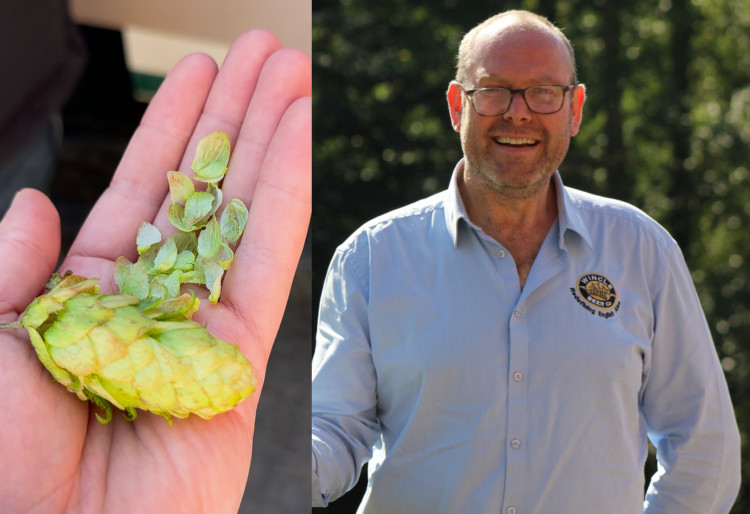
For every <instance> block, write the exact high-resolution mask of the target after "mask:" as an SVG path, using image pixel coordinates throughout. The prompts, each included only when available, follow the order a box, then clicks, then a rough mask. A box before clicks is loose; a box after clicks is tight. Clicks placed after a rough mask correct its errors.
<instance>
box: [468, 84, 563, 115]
mask: <svg viewBox="0 0 750 514" xmlns="http://www.w3.org/2000/svg"><path fill="white" fill-rule="evenodd" d="M457 84H458V83H457ZM458 86H459V87H460V88H461V89H463V90H464V93H466V96H468V97H469V100H470V101H471V105H472V106H473V107H474V110H475V111H476V112H477V114H479V115H480V116H499V115H501V114H505V113H506V112H507V111H508V109H510V103H511V101H512V100H513V95H514V94H516V93H519V94H520V95H521V97H523V101H524V102H526V107H528V108H529V110H530V111H531V112H533V113H536V114H553V113H556V112H557V111H559V110H560V109H562V106H563V103H564V102H565V93H567V92H568V91H570V90H571V89H574V88H576V87H577V85H576V84H573V85H570V86H558V85H551V86H531V87H527V88H526V89H508V88H505V87H480V88H476V89H466V88H465V87H464V86H463V85H462V84H458Z"/></svg>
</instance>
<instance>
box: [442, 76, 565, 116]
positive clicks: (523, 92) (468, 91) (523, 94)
mask: <svg viewBox="0 0 750 514" xmlns="http://www.w3.org/2000/svg"><path fill="white" fill-rule="evenodd" d="M454 83H455V84H456V85H458V87H460V88H461V90H462V91H463V92H464V93H466V96H468V97H469V103H471V107H472V108H473V109H474V112H476V113H477V114H478V115H480V116H502V115H503V114H505V113H506V112H508V109H510V106H511V104H512V103H513V95H515V94H517V93H518V94H520V95H521V98H523V102H524V103H525V104H526V108H527V109H528V110H529V111H531V112H533V113H534V114H555V113H556V112H560V110H561V109H562V108H563V105H565V94H566V93H567V92H568V91H570V90H572V89H575V88H577V87H578V86H579V84H569V85H567V86H563V85H560V84H537V85H534V86H529V87H526V88H523V89H510V88H507V87H477V88H474V89H466V88H465V87H464V85H463V84H461V83H459V82H455V81H454ZM535 87H559V88H560V89H562V92H563V96H562V101H561V102H560V107H558V108H557V109H556V110H554V111H550V112H538V111H535V110H534V109H532V108H531V106H529V102H528V100H526V91H527V90H529V89H533V88H535ZM498 90H505V91H509V92H510V97H509V100H508V106H507V107H506V108H505V110H504V111H503V112H499V113H497V114H482V113H481V112H479V110H477V106H476V105H474V98H472V95H474V93H476V92H477V91H498Z"/></svg>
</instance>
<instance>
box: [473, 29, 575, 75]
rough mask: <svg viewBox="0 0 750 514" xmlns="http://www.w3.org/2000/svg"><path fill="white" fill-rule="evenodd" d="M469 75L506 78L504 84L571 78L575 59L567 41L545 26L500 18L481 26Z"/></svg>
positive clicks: (474, 45) (475, 42)
mask: <svg viewBox="0 0 750 514" xmlns="http://www.w3.org/2000/svg"><path fill="white" fill-rule="evenodd" d="M472 54H473V55H472V63H473V66H471V68H470V69H469V76H470V77H472V78H473V79H474V80H475V81H480V80H482V79H483V78H485V79H492V80H500V81H507V84H501V85H505V86H515V87H520V86H522V85H529V84H534V83H536V84H539V83H544V82H546V83H555V84H567V83H568V81H569V80H570V75H571V69H572V66H573V64H572V60H571V56H570V54H569V52H568V49H567V46H566V45H565V43H564V42H563V41H562V40H561V39H560V38H558V37H557V36H556V35H555V34H553V33H552V32H550V31H549V30H546V29H544V28H542V27H535V26H519V25H515V24H513V23H512V21H511V22H509V21H506V20H501V21H500V22H499V23H496V24H493V25H490V26H489V27H487V28H485V29H484V30H482V31H481V32H480V33H479V34H477V37H476V39H475V41H474V44H473V46H472Z"/></svg>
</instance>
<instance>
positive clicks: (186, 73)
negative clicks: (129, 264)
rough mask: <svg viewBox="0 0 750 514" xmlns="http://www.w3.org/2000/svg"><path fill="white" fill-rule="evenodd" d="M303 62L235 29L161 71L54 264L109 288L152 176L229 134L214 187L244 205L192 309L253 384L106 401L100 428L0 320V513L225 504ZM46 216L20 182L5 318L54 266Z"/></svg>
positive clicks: (269, 326)
mask: <svg viewBox="0 0 750 514" xmlns="http://www.w3.org/2000/svg"><path fill="white" fill-rule="evenodd" d="M310 80H311V77H310V61H309V58H308V57H307V56H306V55H305V54H303V53H302V52H299V51H296V50H289V49H285V50H281V49H280V45H279V42H278V40H277V39H276V38H275V37H274V36H273V35H271V34H269V33H267V32H263V31H252V32H249V33H247V34H244V35H243V36H241V37H240V38H239V39H238V40H237V41H236V42H235V44H234V45H233V46H232V48H231V49H230V51H229V54H228V55H227V57H226V60H225V62H224V64H223V65H222V67H221V69H220V70H217V67H216V65H215V63H214V62H213V61H212V60H211V59H210V58H208V57H206V56H203V55H192V56H188V57H186V58H185V59H183V60H182V61H181V62H180V63H179V64H178V65H177V66H176V67H175V68H174V69H173V70H172V72H171V73H170V74H169V76H168V77H167V78H166V79H165V81H164V83H163V85H162V87H161V88H160V89H159V91H158V93H157V95H156V96H155V97H154V99H153V100H152V102H151V104H150V105H149V108H148V110H147V111H146V113H145V115H144V117H143V120H142V122H141V125H140V127H139V128H138V130H137V131H136V132H135V134H134V135H133V138H132V139H131V141H130V144H129V145H128V148H127V150H126V152H125V154H124V156H123V158H122V161H121V162H120V165H119V166H118V169H117V171H116V173H115V175H114V178H113V180H112V183H111V184H110V186H109V188H108V189H107V190H106V191H105V192H104V194H103V195H102V197H101V198H100V199H99V201H98V202H97V204H96V205H95V207H94V208H93V210H92V212H91V214H90V216H89V218H88V219H87V221H86V222H85V224H84V226H83V227H82V229H81V231H80V233H79V235H78V237H77V238H76V240H75V242H74V243H73V246H72V247H71V250H70V252H69V253H68V255H67V256H66V257H65V259H64V261H63V263H62V266H61V267H60V269H61V270H62V271H66V270H70V271H72V272H74V273H76V274H78V275H84V276H88V277H98V278H100V284H101V286H102V291H103V292H110V291H113V290H114V283H113V280H112V271H113V261H114V260H115V259H116V258H117V257H118V256H120V255H124V256H126V257H128V258H130V259H131V260H134V259H135V257H136V255H135V235H136V231H137V229H138V225H139V224H140V222H141V221H149V222H152V223H153V224H154V225H156V226H157V227H159V229H160V230H161V231H162V233H170V232H172V231H173V229H172V228H171V226H170V225H169V223H168V221H167V219H166V206H167V205H168V198H167V196H168V185H167V180H166V172H167V171H170V170H180V171H183V172H186V171H188V170H189V167H190V163H191V161H192V157H193V155H194V152H195V148H196V146H197V143H198V141H199V140H200V139H201V138H202V137H204V136H206V135H208V134H209V133H211V132H213V131H215V130H222V131H224V132H227V133H228V134H229V135H230V138H231V140H232V148H233V151H232V160H231V162H230V165H229V171H228V173H227V176H226V179H225V180H224V183H223V186H222V190H223V191H224V194H225V196H224V197H225V198H226V199H231V198H235V197H237V198H241V199H242V200H243V201H244V202H245V203H246V205H248V207H249V210H250V217H249V220H248V225H247V229H246V231H245V234H244V236H243V238H242V241H241V244H240V246H239V247H238V249H237V252H236V255H235V260H234V262H233V264H232V268H231V269H230V270H229V272H228V273H227V275H226V277H225V279H224V285H223V288H222V296H221V300H220V302H219V303H218V304H216V305H210V304H209V302H202V303H201V309H200V310H199V311H198V312H197V313H196V314H195V316H194V319H196V320H197V321H199V322H201V323H208V326H209V328H210V330H211V332H212V333H214V334H215V335H216V336H218V337H220V338H222V339H225V340H228V341H232V342H235V343H237V344H238V345H239V346H240V348H241V350H242V352H243V353H244V354H245V355H246V356H247V358H248V360H249V361H250V362H251V363H252V364H253V367H254V368H255V372H256V375H257V377H258V381H259V388H258V390H257V391H256V392H255V393H253V394H252V395H251V396H250V397H249V398H248V399H246V400H245V401H244V402H242V403H241V404H239V405H238V406H237V407H236V408H235V409H234V410H232V411H230V412H227V413H224V414H220V415H218V416H216V417H215V418H213V419H211V420H203V419H200V418H197V417H196V416H190V417H189V418H188V419H184V420H179V419H177V420H175V422H174V424H173V425H172V426H171V427H170V426H169V424H168V423H167V422H166V421H165V420H164V419H163V418H161V417H160V416H156V415H153V414H150V413H147V412H140V414H139V416H138V418H137V419H136V420H135V421H134V422H130V421H126V420H125V419H124V418H123V417H122V416H120V415H119V414H118V413H117V412H115V413H114V415H113V418H112V421H111V422H110V423H109V424H107V425H101V424H100V423H99V422H98V421H97V420H96V418H95V416H94V410H95V408H94V407H93V406H92V405H91V404H89V403H88V402H82V401H80V400H79V399H78V398H77V397H76V396H75V395H73V394H71V393H69V392H67V391H66V390H65V388H64V387H62V386H61V385H60V384H58V383H56V382H53V381H51V378H50V375H49V373H48V372H47V371H46V370H45V369H44V368H43V367H42V366H41V364H40V363H39V362H38V360H37V357H36V355H35V353H34V351H33V348H32V346H31V344H30V342H29V339H28V337H27V334H26V333H25V332H24V331H21V330H13V331H7V330H6V331H2V332H0V390H1V391H2V395H0V426H2V429H1V430H0V462H1V463H2V464H3V468H4V469H5V473H4V480H2V481H0V505H3V508H4V509H8V512H27V511H31V512H35V511H36V512H44V513H48V512H64V511H74V512H212V513H213V512H217V513H220V512H236V511H237V508H238V506H239V504H240V500H241V497H242V492H243V489H244V485H245V483H246V479H247V473H248V469H249V463H250V457H251V453H252V441H253V427H254V424H255V413H256V410H257V406H258V399H259V394H260V389H261V387H262V384H263V378H264V375H265V370H266V364H267V361H268V356H269V353H270V351H271V347H272V344H273V341H274V338H275V337H276V332H277V330H278V327H279V323H280V321H281V317H282V314H283V311H284V307H285V305H286V300H287V297H288V293H289V289H290V287H291V282H292V278H293V275H294V271H295V268H296V265H297V261H298V259H299V255H300V252H301V250H302V245H303V242H304V238H305V235H306V232H307V226H308V222H309V217H310V203H311V201H310V182H311V176H310V174H311V162H310V159H311V155H310V154H311V119H310V118H311V104H310V98H309V94H310ZM59 247H60V228H59V218H58V215H57V212H56V211H55V209H54V207H53V206H52V204H51V202H50V201H49V200H48V199H47V198H46V197H45V196H44V195H42V194H41V193H39V192H36V191H32V190H26V191H23V192H21V193H20V194H19V195H18V196H17V197H16V199H15V201H14V203H13V206H12V208H11V209H10V210H9V212H8V214H7V215H6V217H5V219H4V220H3V221H2V223H0V256H2V260H1V261H0V322H2V321H13V320H16V319H17V318H18V317H19V315H20V314H21V313H22V312H23V310H24V309H25V307H26V306H27V305H28V304H29V302H30V301H31V300H32V299H33V298H34V297H35V296H36V295H38V294H39V293H40V292H41V290H42V288H43V286H44V284H45V283H46V282H47V280H48V279H49V276H50V275H51V273H52V272H53V271H54V268H55V267H56V265H57V259H58V253H59Z"/></svg>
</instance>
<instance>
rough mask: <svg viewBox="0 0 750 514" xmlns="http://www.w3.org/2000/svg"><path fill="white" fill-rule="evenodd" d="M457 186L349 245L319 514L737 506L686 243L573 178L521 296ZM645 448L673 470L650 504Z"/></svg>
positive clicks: (325, 384) (717, 370)
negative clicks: (355, 491) (336, 510)
mask: <svg viewBox="0 0 750 514" xmlns="http://www.w3.org/2000/svg"><path fill="white" fill-rule="evenodd" d="M461 166H462V163H459V165H458V166H457V168H456V171H454V175H453V178H452V180H451V183H450V187H449V188H448V190H447V191H445V192H442V193H439V194H437V195H435V196H433V197H431V198H428V199H426V200H423V201H420V202H417V203H415V204H412V205H409V206H407V207H404V208H401V209H398V210H396V211H394V212H391V213H389V214H387V215H385V216H381V217H379V218H377V219H375V220H373V221H371V222H369V223H367V224H366V225H364V226H363V227H362V228H360V229H359V230H358V231H357V232H356V233H354V234H353V235H352V236H351V237H349V239H347V241H346V242H345V243H343V244H342V245H341V246H340V247H339V248H338V249H337V251H336V253H335V255H334V257H333V260H332V262H331V265H330V268H329V271H328V275H327V277H326V280H325V284H324V287H323V294H322V298H321V305H320V314H319V323H318V333H317V347H316V352H315V356H314V359H313V389H312V395H313V396H312V415H313V424H312V447H313V461H312V466H313V504H314V505H321V504H325V503H327V502H328V501H332V500H334V499H336V498H337V497H339V496H341V495H342V494H343V493H345V492H346V491H347V490H348V489H350V488H351V487H352V486H353V485H354V484H355V483H356V481H357V478H358V475H359V472H360V468H361V466H362V465H363V463H365V462H368V461H369V467H368V469H369V485H368V488H367V492H366V494H365V498H364V500H363V503H362V506H361V507H360V512H366V513H383V514H395V513H409V514H416V513H429V514H437V513H448V514H454V513H459V512H460V513H472V514H474V513H495V514H497V513H504V514H532V513H533V514H549V513H556V514H559V513H576V514H579V513H594V514H600V513H607V514H616V513H623V514H633V513H635V512H641V510H643V511H645V512H649V513H657V512H659V513H670V514H674V513H679V514H685V513H700V514H711V513H725V512H728V511H729V509H730V507H731V505H732V503H733V501H734V499H735V497H736V495H737V492H738V489H739V482H740V462H739V459H740V442H739V433H738V429H737V424H736V421H735V417H734V412H733V409H732V404H731V401H730V398H729V394H728V391H727V385H726V381H725V378H724V376H723V373H722V369H721V366H720V364H719V361H718V358H717V355H716V351H715V349H714V346H713V342H712V340H711V335H710V333H709V330H708V327H707V324H706V320H705V317H704V315H703V312H702V309H701V306H700V304H699V302H698V298H697V295H696V292H695V289H694V286H693V283H692V281H691V278H690V274H689V273H688V270H687V268H686V265H685V262H684V259H683V257H682V254H681V252H680V250H679V248H678V246H677V244H676V243H675V241H674V240H673V239H672V238H671V237H670V236H669V235H668V234H667V232H666V231H665V230H664V229H663V228H662V227H660V226H659V225H658V224H657V223H656V222H655V221H653V220H652V219H651V218H649V217H648V216H647V215H646V214H644V213H643V212H641V211H639V210H638V209H636V208H634V207H632V206H630V205H627V204H625V203H622V202H618V201H614V200H609V199H605V198H601V197H597V196H594V195H590V194H587V193H583V192H580V191H576V190H574V189H570V188H566V187H563V184H562V182H561V180H560V176H559V174H557V173H556V174H555V177H554V184H555V188H556V193H557V202H558V209H559V212H558V218H557V221H556V222H555V224H554V225H553V227H552V229H551V230H550V232H549V234H548V235H547V238H546V240H545V241H544V243H543V245H542V247H541V249H540V251H539V254H538V255H537V257H536V260H535V261H534V264H533V266H532V268H531V271H530V273H529V276H528V279H527V282H526V284H525V286H524V288H523V290H521V288H520V285H519V281H518V274H517V272H516V267H515V264H514V262H513V258H512V257H511V255H510V254H509V253H508V252H507V251H506V250H505V249H504V248H503V247H502V246H500V245H499V244H498V243H497V242H495V241H494V240H493V239H491V238H489V237H488V236H486V235H485V234H484V233H483V232H482V230H481V229H479V228H478V227H476V226H474V225H473V224H472V223H471V222H470V221H469V220H468V217H467V215H466V213H465V211H464V208H463V205H462V202H461V199H460V196H459V193H458V187H457V184H456V173H457V171H458V170H460V169H461ZM647 437H648V438H650V439H651V441H652V442H653V444H654V445H655V447H656V448H657V459H658V463H659V468H658V472H657V473H656V474H655V475H654V476H653V477H652V478H651V483H650V486H649V489H648V491H647V494H646V496H645V502H644V494H643V491H644V473H643V467H644V462H645V460H646V456H647V451H648V449H647Z"/></svg>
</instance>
